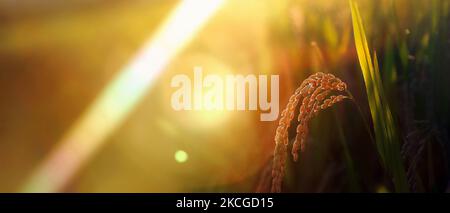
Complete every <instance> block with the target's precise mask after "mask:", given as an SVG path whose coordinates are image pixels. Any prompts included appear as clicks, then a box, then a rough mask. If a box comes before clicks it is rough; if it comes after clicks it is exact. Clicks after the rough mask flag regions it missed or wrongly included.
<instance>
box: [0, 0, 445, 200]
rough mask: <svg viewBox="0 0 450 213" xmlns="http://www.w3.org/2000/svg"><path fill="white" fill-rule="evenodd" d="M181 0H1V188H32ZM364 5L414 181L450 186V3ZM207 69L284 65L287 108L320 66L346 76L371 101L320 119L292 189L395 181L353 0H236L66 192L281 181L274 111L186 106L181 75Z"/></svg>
mask: <svg viewBox="0 0 450 213" xmlns="http://www.w3.org/2000/svg"><path fill="white" fill-rule="evenodd" d="M179 2H180V1H178V0H108V1H106V0H89V1H88V0H66V1H56V0H22V1H13V0H0V91H1V96H0V191H1V192H15V191H19V190H21V189H22V188H23V186H24V185H26V183H27V182H28V181H29V179H30V177H32V175H33V172H34V171H35V169H36V168H37V167H38V166H39V165H40V164H41V163H42V162H43V161H44V159H45V158H46V156H48V155H49V153H51V152H52V150H54V149H55V145H56V144H57V143H58V142H59V141H60V140H61V138H62V137H63V135H64V134H65V133H66V132H67V131H68V130H69V129H70V128H71V127H72V125H73V124H74V122H75V121H76V120H77V119H78V118H79V117H80V115H82V113H83V112H84V111H85V110H86V109H87V108H88V107H89V105H90V104H91V103H92V102H93V101H95V99H96V98H97V97H98V94H99V93H100V92H101V91H102V89H104V88H105V86H106V85H107V84H108V83H109V82H111V81H112V80H113V79H114V77H115V76H116V75H117V74H118V73H119V72H120V71H121V69H122V68H123V66H124V65H126V64H127V63H129V61H131V60H133V57H134V56H135V54H136V52H137V51H138V50H139V49H140V48H141V47H142V46H143V45H144V43H145V42H146V41H147V40H148V38H149V37H151V36H152V35H153V34H154V33H155V30H156V29H157V28H158V26H160V25H161V23H162V22H163V21H164V20H165V19H166V18H167V17H168V16H169V14H170V12H171V11H172V10H173V9H174V8H175V7H176V5H177V4H179ZM356 2H358V4H359V10H360V12H361V16H362V19H363V21H364V25H365V27H366V33H367V38H368V42H369V43H370V44H371V48H372V49H374V50H376V51H377V54H378V59H379V64H380V74H381V78H382V83H383V88H384V89H385V92H386V94H385V95H386V98H387V100H388V101H389V104H390V106H391V110H392V114H393V116H394V120H395V125H396V126H397V128H398V131H399V138H400V140H399V142H400V143H401V147H402V156H403V160H404V165H405V172H407V173H408V184H409V187H410V189H411V191H416V192H423V191H433V192H443V191H446V190H448V188H449V187H450V186H449V180H450V164H449V163H450V158H449V155H450V140H449V136H450V135H449V121H450V114H449V113H450V106H449V104H450V90H449V89H448V83H449V82H450V73H449V67H450V66H449V63H450V20H449V19H450V16H449V10H450V1H446V0H379V1H375V0H373V1H371V0H358V1H356ZM180 27H182V26H180ZM194 66H202V67H203V68H204V72H206V73H218V74H233V73H234V74H244V75H245V74H277V75H280V111H281V110H282V109H283V108H284V107H285V105H286V103H287V100H288V98H289V97H290V95H291V94H292V93H293V92H294V90H295V89H296V88H297V87H298V86H299V85H300V83H301V82H302V81H303V80H304V79H305V78H306V77H307V76H309V75H310V74H312V73H314V72H318V71H321V72H330V73H333V74H334V75H336V76H338V77H339V78H341V79H342V80H344V81H345V82H347V84H348V86H349V90H350V91H351V92H352V94H353V95H354V96H355V99H356V102H357V105H355V104H353V103H351V102H346V103H342V104H339V106H337V107H336V108H333V109H330V110H327V111H326V112H324V113H323V114H321V115H320V116H319V117H317V118H316V119H314V120H313V124H312V132H311V135H310V138H309V141H308V145H307V147H306V150H305V152H303V153H301V156H300V160H299V162H298V163H293V162H292V160H291V159H290V158H289V159H288V162H289V163H288V170H287V176H286V180H285V185H284V191H288V192H385V191H388V192H390V191H394V186H393V184H392V181H391V179H390V178H389V175H387V174H386V172H385V171H384V169H383V168H382V166H381V165H380V163H379V159H378V156H377V151H376V147H375V144H373V143H372V142H371V140H370V136H369V133H368V132H367V130H366V129H365V127H364V125H365V124H364V122H365V121H364V120H367V121H370V120H371V119H370V112H369V107H368V103H367V97H366V92H365V85H364V81H363V77H362V74H361V71H360V68H359V62H358V57H357V54H356V49H355V45H354V39H353V28H352V19H351V12H350V7H349V3H348V1H346V0H314V1H313V0H262V1H261V0H245V1H240V0H227V1H225V3H224V4H223V5H222V6H221V8H219V10H218V12H217V13H216V14H215V15H214V16H212V17H211V18H210V20H208V21H207V22H206V24H205V26H204V27H203V28H202V29H201V30H200V31H199V32H198V33H197V34H196V35H194V37H193V40H192V41H191V42H190V43H189V44H188V45H187V46H186V48H185V49H184V50H182V51H181V52H180V54H178V55H177V56H176V57H175V58H173V59H172V60H171V62H170V63H169V65H168V66H167V67H165V69H164V70H163V71H162V73H161V74H160V75H159V76H158V78H157V80H156V81H155V82H154V84H153V85H151V87H150V88H149V89H148V91H147V93H146V94H145V96H143V98H142V99H141V101H140V102H139V103H138V104H137V105H136V107H135V108H134V109H133V110H131V111H130V114H129V115H128V116H127V117H126V119H125V120H124V122H122V123H121V124H120V125H119V127H118V128H117V129H116V130H115V131H113V132H112V134H111V135H109V136H108V137H106V138H105V142H104V145H103V146H101V148H99V150H97V151H96V152H95V154H94V155H93V156H92V157H91V158H89V159H88V160H87V163H86V164H84V165H83V166H82V167H81V168H80V169H79V170H78V171H77V172H76V173H75V174H74V175H73V176H71V177H70V180H69V181H68V184H67V185H65V186H64V187H63V188H61V189H59V191H64V192H224V191H225V192H252V191H256V190H258V189H259V190H262V191H265V190H267V189H266V188H267V186H266V185H267V184H266V182H267V181H265V178H267V174H266V173H267V170H268V169H267V168H270V164H271V158H272V154H273V148H274V136H275V129H276V127H277V122H275V121H274V122H261V121H259V112H249V111H247V112H227V111H224V112H211V111H200V112H190V111H180V112H176V111H174V110H173V109H172V108H171V106H170V96H171V94H172V92H173V91H174V89H173V88H171V87H170V81H171V78H172V77H173V76H174V75H175V74H178V73H186V74H188V75H191V74H192V68H193V67H194ZM357 106H359V107H361V109H362V115H361V114H360V113H359V112H358V109H357ZM362 116H364V118H365V119H363V118H362ZM97 125H104V124H102V123H98V124H97ZM367 125H369V126H371V123H368V124H367ZM292 134H293V135H294V136H295V130H292ZM180 153H182V154H180ZM180 155H181V157H180ZM180 159H181V160H180ZM64 165H65V162H64V160H62V161H61V162H58V165H55V166H56V169H55V170H54V171H55V172H57V171H58V166H59V167H64ZM41 189H42V190H43V191H45V186H42V188H41Z"/></svg>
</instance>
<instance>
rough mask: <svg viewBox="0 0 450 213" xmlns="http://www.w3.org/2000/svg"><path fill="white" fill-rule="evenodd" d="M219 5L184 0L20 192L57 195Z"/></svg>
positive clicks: (206, 0)
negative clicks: (56, 192) (52, 193)
mask: <svg viewBox="0 0 450 213" xmlns="http://www.w3.org/2000/svg"><path fill="white" fill-rule="evenodd" d="M223 3H224V1H223V0H184V1H181V2H180V3H179V5H178V6H177V7H176V8H175V9H174V11H173V12H172V13H171V14H170V15H169V17H168V18H167V20H166V21H165V22H164V23H163V24H162V25H161V27H160V28H159V30H158V31H156V34H155V35H154V37H153V38H152V39H150V40H149V41H148V42H147V43H146V44H145V45H144V47H143V48H142V49H141V50H140V51H139V52H138V54H137V55H136V57H135V58H134V59H133V60H132V61H131V62H130V63H129V64H128V65H127V66H125V67H124V68H123V69H122V70H120V72H119V74H118V76H117V77H116V78H115V79H114V80H113V81H112V82H111V83H110V84H109V85H107V86H106V88H105V89H104V90H103V92H102V93H101V94H100V95H99V96H98V97H97V98H96V99H95V101H94V103H92V105H91V106H89V108H88V109H87V110H86V111H85V113H84V114H82V115H81V116H80V117H79V119H78V120H77V121H76V123H75V124H74V125H73V126H72V128H71V129H70V130H69V131H67V132H66V134H65V135H64V136H63V138H62V139H61V140H60V141H59V143H58V145H57V147H55V149H54V150H53V152H51V153H50V155H49V157H48V158H47V159H45V161H44V162H43V163H42V164H41V165H40V166H39V167H38V168H37V170H36V171H35V173H34V174H33V176H32V177H31V179H30V180H29V181H28V182H27V183H26V185H25V186H24V187H23V189H22V191H24V192H54V191H59V190H61V188H62V187H64V186H65V185H66V184H67V183H68V181H70V178H71V177H72V176H73V175H74V174H75V173H76V171H77V170H78V169H79V168H80V167H82V165H83V164H84V163H86V161H87V160H88V159H89V158H90V157H91V156H92V155H93V154H94V153H95V152H96V151H97V150H98V149H99V148H100V147H101V146H102V145H103V144H104V143H103V142H104V141H105V139H106V138H107V137H108V136H109V134H110V133H111V132H113V131H114V130H115V129H116V128H117V127H119V126H120V124H121V123H122V121H123V120H124V118H126V116H127V115H128V114H129V113H130V112H131V111H132V110H133V108H134V107H135V106H136V104H137V103H138V102H139V101H140V100H141V98H142V97H143V96H144V95H145V94H146V92H147V91H148V89H149V88H150V87H151V86H152V83H153V81H154V80H155V79H156V78H157V77H158V76H159V74H160V73H161V71H163V70H164V69H165V67H166V66H167V65H168V63H169V62H170V61H171V59H173V58H174V57H175V56H176V55H177V53H179V52H180V51H181V50H182V49H183V48H184V47H185V46H186V44H188V43H189V41H190V40H191V39H192V38H193V36H194V35H195V34H196V32H198V30H199V29H200V28H201V27H202V26H203V25H204V24H205V23H206V22H207V21H208V19H209V18H210V17H211V16H212V15H213V14H214V13H215V12H216V11H217V10H218V9H219V8H220V6H221V5H222V4H223Z"/></svg>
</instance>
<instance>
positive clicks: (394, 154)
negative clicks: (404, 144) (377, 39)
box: [350, 0, 409, 192]
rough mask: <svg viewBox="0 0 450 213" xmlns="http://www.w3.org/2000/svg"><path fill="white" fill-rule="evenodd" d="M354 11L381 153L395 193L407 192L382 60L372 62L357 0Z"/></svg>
mask: <svg viewBox="0 0 450 213" xmlns="http://www.w3.org/2000/svg"><path fill="white" fill-rule="evenodd" d="M350 9H351V13H352V23H353V33H354V39H355V47H356V51H357V54H358V59H359V64H360V66H361V71H362V74H363V78H364V83H365V85H366V93H367V98H368V102H369V107H370V113H371V115H372V123H373V127H374V132H375V139H376V144H377V151H378V153H379V156H380V158H381V161H382V165H383V166H384V168H385V169H386V170H387V172H388V174H389V175H391V176H392V178H393V182H394V186H395V191H396V192H407V191H409V188H408V184H407V180H406V175H405V170H404V168H403V162H402V158H401V155H400V145H399V139H398V136H397V131H396V127H395V124H394V119H393V117H392V113H391V110H390V108H389V104H388V102H387V99H386V96H385V95H384V91H383V84H382V82H381V77H380V71H379V67H378V59H377V57H376V54H374V61H373V62H372V57H371V55H370V51H369V45H368V43H367V38H366V34H365V30H364V26H363V24H362V19H361V15H360V13H359V10H358V7H357V5H356V3H355V2H354V1H353V0H350Z"/></svg>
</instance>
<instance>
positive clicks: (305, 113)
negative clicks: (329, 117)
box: [271, 72, 348, 192]
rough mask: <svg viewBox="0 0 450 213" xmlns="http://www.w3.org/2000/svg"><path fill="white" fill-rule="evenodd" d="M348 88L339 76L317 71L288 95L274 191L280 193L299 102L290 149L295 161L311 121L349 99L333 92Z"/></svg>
mask: <svg viewBox="0 0 450 213" xmlns="http://www.w3.org/2000/svg"><path fill="white" fill-rule="evenodd" d="M346 89H347V85H346V84H345V83H344V82H343V81H342V80H340V79H339V78H337V77H336V76H334V75H332V74H324V73H322V72H318V73H315V74H313V75H311V76H309V77H308V78H307V79H305V80H304V81H303V82H302V84H301V85H300V87H299V88H297V89H296V91H295V93H294V94H293V95H292V96H291V97H290V98H289V102H288V104H287V106H286V108H285V109H284V110H283V112H282V114H281V118H280V121H279V125H278V128H277V130H276V135H275V151H274V160H273V167H272V189H271V191H272V192H281V185H282V182H283V178H284V171H285V163H286V158H287V151H288V144H289V143H288V142H289V135H288V130H289V127H290V124H291V121H292V119H293V117H294V113H295V109H296V108H297V106H298V104H299V103H301V104H300V107H299V108H300V110H299V115H298V116H297V120H298V121H299V124H298V125H297V128H296V129H297V134H296V136H295V141H294V143H293V145H292V150H291V154H292V157H293V159H294V161H297V160H298V152H299V151H303V150H304V148H305V143H306V139H307V137H308V133H309V122H310V120H311V119H312V118H313V117H315V116H316V115H318V114H319V112H320V111H321V110H324V109H326V108H329V107H331V106H333V105H334V104H336V103H338V102H340V101H342V100H344V99H345V98H348V97H347V96H344V95H337V96H336V95H330V94H332V93H340V92H343V91H344V90H346Z"/></svg>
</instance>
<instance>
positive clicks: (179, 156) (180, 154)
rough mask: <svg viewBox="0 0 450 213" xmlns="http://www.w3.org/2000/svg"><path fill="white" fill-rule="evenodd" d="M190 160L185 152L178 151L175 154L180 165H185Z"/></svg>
mask: <svg viewBox="0 0 450 213" xmlns="http://www.w3.org/2000/svg"><path fill="white" fill-rule="evenodd" d="M188 158H189V155H188V154H187V153H186V152H185V151H183V150H178V151H176V152H175V161H177V162H178V163H184V162H186V161H187V160H188Z"/></svg>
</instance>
